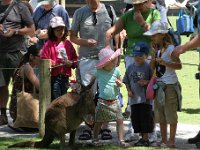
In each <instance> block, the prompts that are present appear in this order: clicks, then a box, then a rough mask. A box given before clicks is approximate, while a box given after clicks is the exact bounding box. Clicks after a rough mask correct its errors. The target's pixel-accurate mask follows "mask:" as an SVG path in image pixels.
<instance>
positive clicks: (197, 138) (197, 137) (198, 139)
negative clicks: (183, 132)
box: [188, 131, 200, 144]
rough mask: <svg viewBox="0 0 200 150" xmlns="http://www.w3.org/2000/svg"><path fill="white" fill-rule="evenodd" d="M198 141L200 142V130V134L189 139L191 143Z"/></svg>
mask: <svg viewBox="0 0 200 150" xmlns="http://www.w3.org/2000/svg"><path fill="white" fill-rule="evenodd" d="M197 142H200V131H199V132H198V134H197V135H196V136H195V137H193V138H189V139H188V143H189V144H195V143H197Z"/></svg>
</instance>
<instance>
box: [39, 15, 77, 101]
mask: <svg viewBox="0 0 200 150" xmlns="http://www.w3.org/2000/svg"><path fill="white" fill-rule="evenodd" d="M67 35H68V29H67V27H66V26H65V23H64V21H63V19H62V18H61V17H58V16H56V17H53V18H52V19H51V20H50V24H49V28H48V39H49V40H48V41H46V43H45V44H44V46H43V48H42V52H41V58H42V59H51V67H55V68H52V70H51V95H52V96H51V100H54V99H56V98H57V97H59V96H61V95H63V94H65V93H66V92H67V89H68V85H69V77H70V76H71V68H76V66H77V64H76V62H77V54H76V51H75V49H74V47H73V45H72V43H71V42H70V41H69V40H67V39H66V37H67ZM62 64H63V65H62ZM58 65H62V66H59V67H56V66H58Z"/></svg>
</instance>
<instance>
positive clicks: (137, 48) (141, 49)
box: [132, 42, 150, 56]
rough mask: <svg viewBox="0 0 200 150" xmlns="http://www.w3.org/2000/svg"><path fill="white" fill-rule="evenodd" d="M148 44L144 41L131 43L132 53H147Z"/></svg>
mask: <svg viewBox="0 0 200 150" xmlns="http://www.w3.org/2000/svg"><path fill="white" fill-rule="evenodd" d="M149 49H150V47H149V45H148V44H147V43H146V42H137V43H136V44H135V45H133V51H132V55H133V56H134V55H143V54H148V53H149Z"/></svg>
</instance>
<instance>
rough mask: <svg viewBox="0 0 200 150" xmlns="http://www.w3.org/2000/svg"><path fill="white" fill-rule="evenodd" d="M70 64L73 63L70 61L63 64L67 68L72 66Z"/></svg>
mask: <svg viewBox="0 0 200 150" xmlns="http://www.w3.org/2000/svg"><path fill="white" fill-rule="evenodd" d="M72 63H73V62H71V61H70V60H67V61H66V62H65V64H66V66H67V67H71V66H72Z"/></svg>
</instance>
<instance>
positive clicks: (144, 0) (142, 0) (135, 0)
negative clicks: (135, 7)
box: [127, 0, 147, 4]
mask: <svg viewBox="0 0 200 150" xmlns="http://www.w3.org/2000/svg"><path fill="white" fill-rule="evenodd" d="M127 1H128V3H129V2H130V0H127ZM146 1H147V0H132V3H131V4H140V3H144V2H146ZM129 4H130V3H129Z"/></svg>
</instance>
